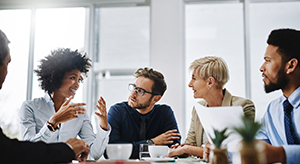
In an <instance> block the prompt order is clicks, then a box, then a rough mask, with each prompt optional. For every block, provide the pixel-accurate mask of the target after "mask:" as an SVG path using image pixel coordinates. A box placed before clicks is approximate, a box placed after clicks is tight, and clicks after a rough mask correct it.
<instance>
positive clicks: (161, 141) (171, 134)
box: [152, 129, 180, 145]
mask: <svg viewBox="0 0 300 164" xmlns="http://www.w3.org/2000/svg"><path fill="white" fill-rule="evenodd" d="M176 132H177V130H176V129H174V130H169V131H167V132H165V133H163V134H161V135H159V136H157V137H155V138H153V139H152V140H153V142H154V144H155V145H168V144H172V143H173V142H174V141H173V140H176V139H179V137H180V134H179V133H176Z"/></svg>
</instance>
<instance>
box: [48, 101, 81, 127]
mask: <svg viewBox="0 0 300 164" xmlns="http://www.w3.org/2000/svg"><path fill="white" fill-rule="evenodd" d="M72 99H73V96H70V97H69V99H68V100H67V101H65V102H64V103H63V104H62V105H61V107H60V108H59V110H58V111H57V112H56V113H55V114H54V115H53V116H52V117H51V118H50V120H49V123H51V124H52V125H53V126H54V127H57V125H58V124H60V123H63V122H66V121H69V120H72V119H74V118H77V117H78V114H84V111H85V109H84V108H82V107H81V106H85V105H86V104H85V103H74V104H69V103H70V101H71V100H72Z"/></svg>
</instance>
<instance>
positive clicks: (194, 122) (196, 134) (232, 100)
mask: <svg viewBox="0 0 300 164" xmlns="http://www.w3.org/2000/svg"><path fill="white" fill-rule="evenodd" d="M224 90H225V94H224V98H223V101H222V106H242V107H243V110H244V115H245V117H248V118H251V119H252V120H254V117H255V106H254V103H253V102H252V101H251V100H249V99H245V98H242V97H237V96H232V95H231V94H230V93H229V92H228V91H227V90H226V89H224ZM199 103H200V104H201V105H203V106H207V102H206V101H204V100H201V101H200V102H199ZM202 136H203V127H202V125H201V122H200V119H199V117H198V115H197V112H196V110H195V107H193V111H192V119H191V124H190V129H189V132H188V134H187V138H186V140H185V144H186V145H191V144H194V145H195V146H198V147H200V146H201V145H202V144H203V143H202V142H203V141H202V140H203V138H202Z"/></svg>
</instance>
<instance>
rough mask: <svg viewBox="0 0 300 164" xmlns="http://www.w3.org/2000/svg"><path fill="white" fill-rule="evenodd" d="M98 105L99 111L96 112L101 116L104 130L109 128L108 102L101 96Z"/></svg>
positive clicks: (101, 124)
mask: <svg viewBox="0 0 300 164" xmlns="http://www.w3.org/2000/svg"><path fill="white" fill-rule="evenodd" d="M96 107H97V108H98V109H99V113H98V112H95V114H96V115H97V116H98V117H99V118H100V127H101V128H102V129H104V130H107V126H108V122H107V112H106V102H105V100H104V99H103V97H102V96H101V97H100V99H99V100H98V104H97V105H96Z"/></svg>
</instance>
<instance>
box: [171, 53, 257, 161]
mask: <svg viewBox="0 0 300 164" xmlns="http://www.w3.org/2000/svg"><path fill="white" fill-rule="evenodd" d="M190 70H193V74H192V79H191V81H190V83H189V87H190V88H192V90H193V91H194V98H202V99H203V100H201V101H200V102H199V103H200V104H201V105H203V106H206V107H217V106H242V107H243V110H244V115H245V116H246V117H248V118H251V119H252V120H254V117H255V107H254V104H253V102H252V101H251V100H248V99H245V98H242V97H237V96H232V95H231V94H230V92H229V91H228V90H226V89H225V88H224V85H225V84H226V83H227V81H228V80H229V73H228V69H227V66H226V63H225V62H224V60H223V59H221V58H219V57H214V56H207V57H204V58H200V59H197V60H195V61H193V62H192V64H191V66H190ZM207 141H208V140H207V137H206V134H205V133H204V130H203V127H202V125H201V122H200V119H199V118H198V115H197V113H196V110H195V108H193V111H192V119H191V124H190V128H189V132H188V134H187V138H186V140H185V143H184V144H182V145H178V144H177V145H175V146H173V147H172V148H171V150H170V153H169V156H171V157H173V156H189V155H194V156H198V157H203V148H202V147H201V146H202V145H203V144H205V143H206V142H207Z"/></svg>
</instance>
